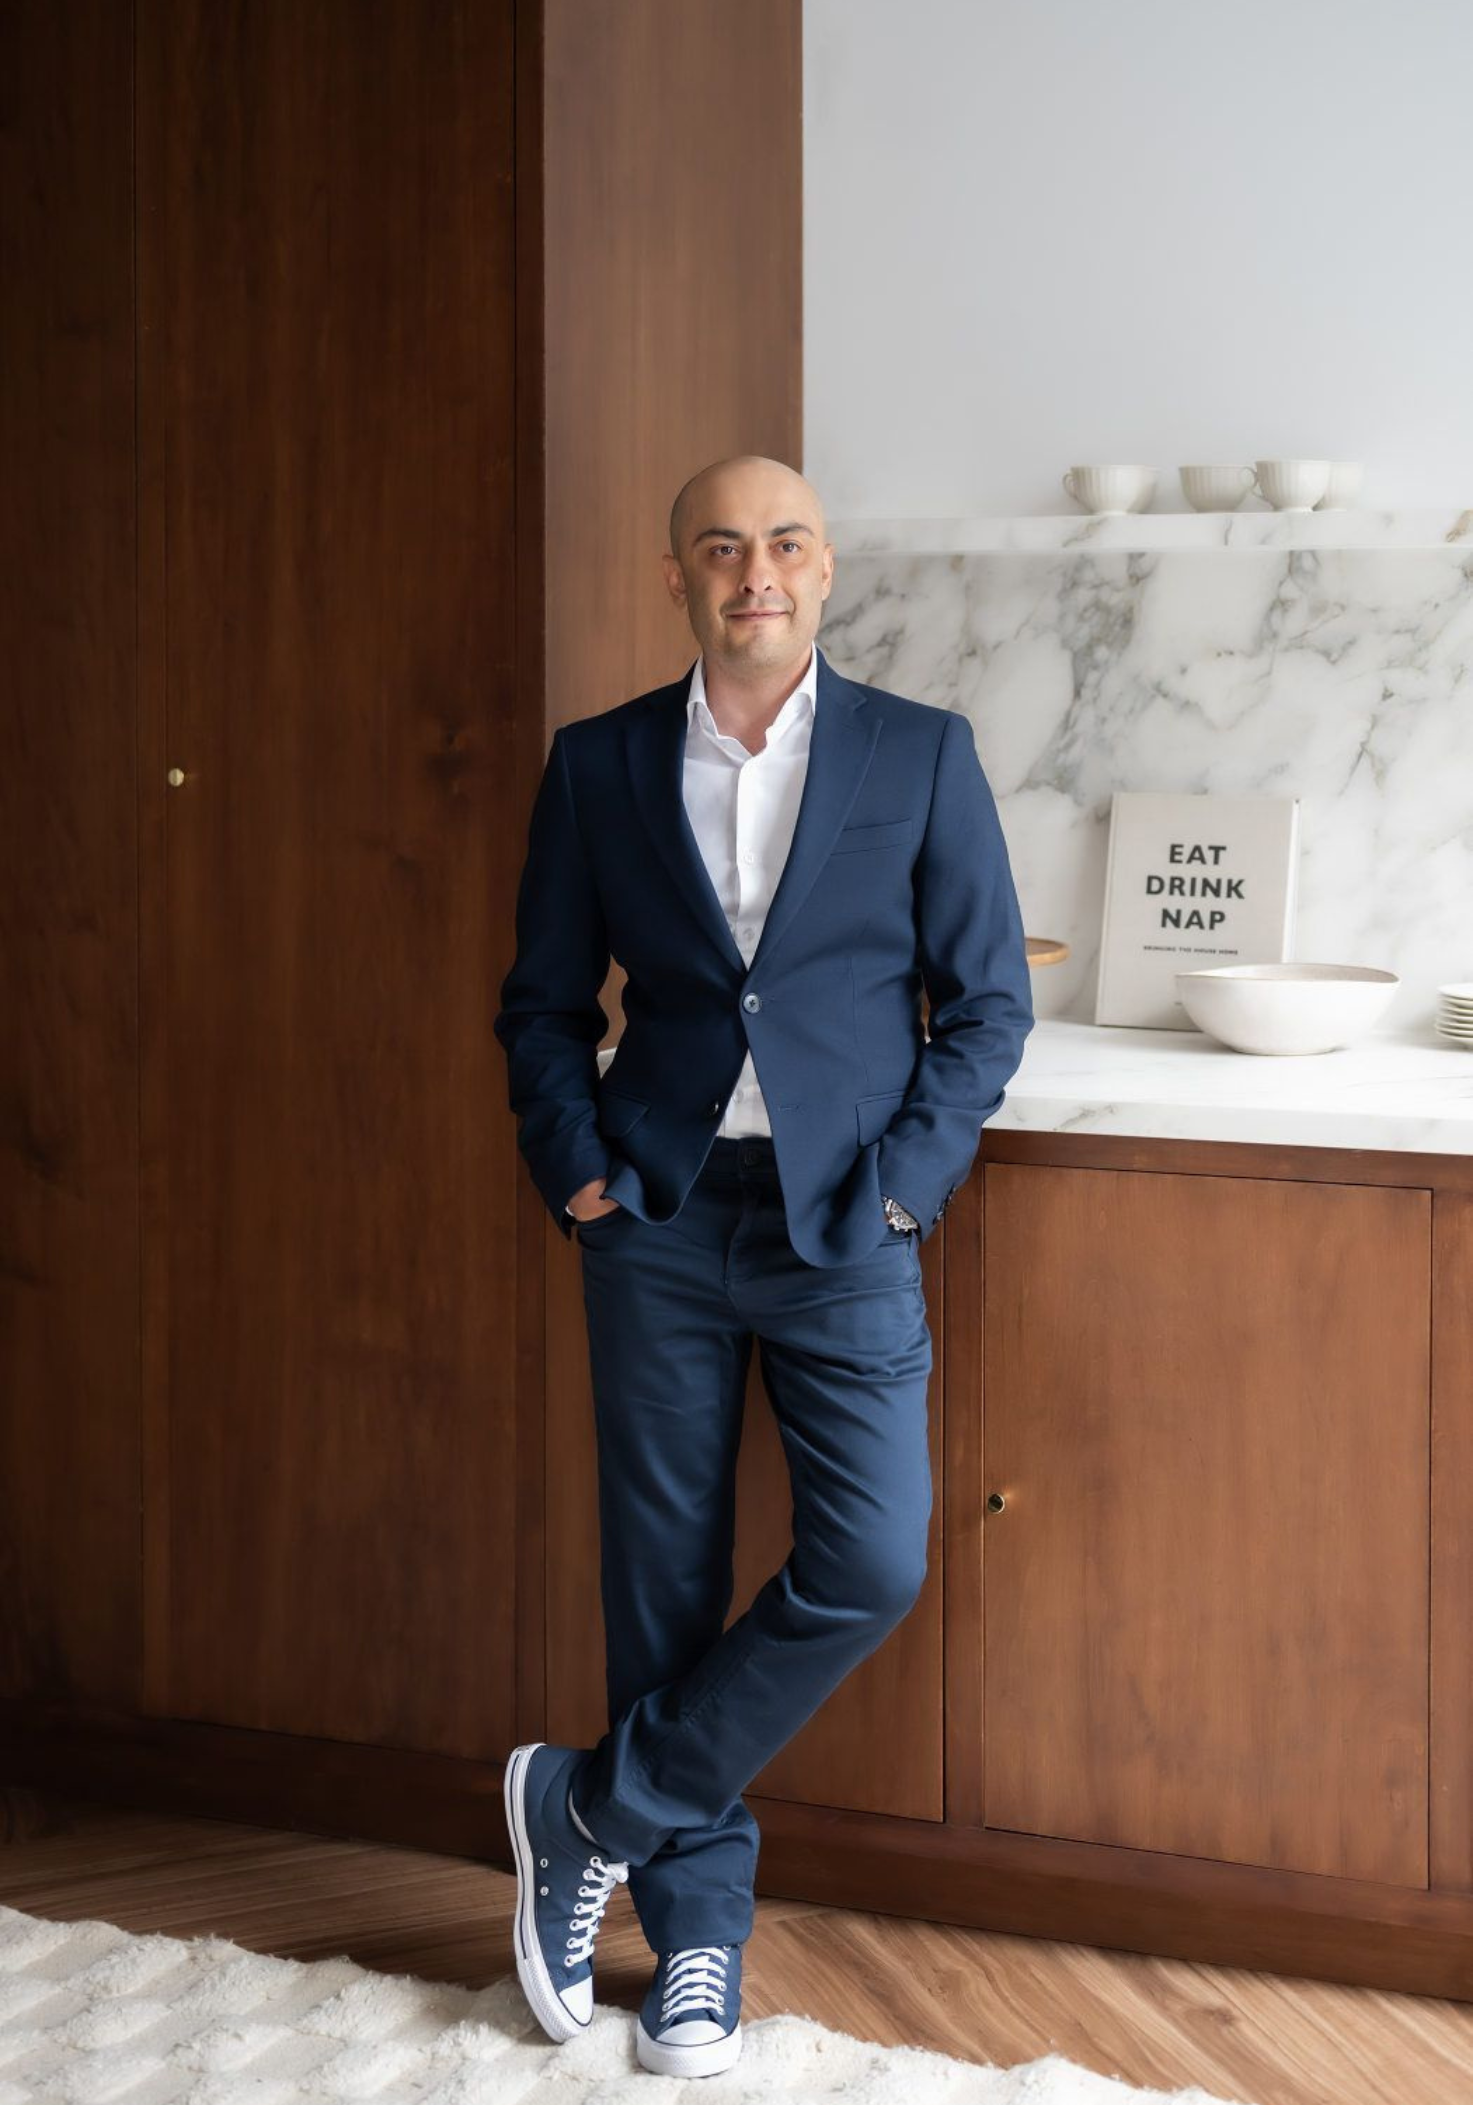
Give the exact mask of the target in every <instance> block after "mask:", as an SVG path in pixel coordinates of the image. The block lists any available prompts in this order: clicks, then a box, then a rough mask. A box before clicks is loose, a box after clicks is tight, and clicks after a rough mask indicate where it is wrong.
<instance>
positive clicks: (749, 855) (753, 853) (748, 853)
mask: <svg viewBox="0 0 1473 2105" xmlns="http://www.w3.org/2000/svg"><path fill="white" fill-rule="evenodd" d="M756 860H757V850H756V849H755V848H743V850H742V861H743V862H755V861H756Z"/></svg>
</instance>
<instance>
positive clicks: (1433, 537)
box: [828, 501, 1473, 555]
mask: <svg viewBox="0 0 1473 2105" xmlns="http://www.w3.org/2000/svg"><path fill="white" fill-rule="evenodd" d="M828 537H829V539H830V540H831V541H832V542H833V543H834V546H835V549H836V550H837V551H838V553H839V554H841V555H978V554H989V553H996V554H1010V555H1056V554H1067V553H1071V552H1073V553H1079V554H1086V555H1087V554H1090V553H1091V552H1093V551H1095V550H1099V551H1101V552H1106V551H1121V552H1124V553H1127V554H1130V553H1134V552H1136V551H1140V552H1143V553H1154V552H1160V553H1163V554H1166V553H1176V552H1178V551H1189V550H1192V549H1227V550H1233V549H1253V548H1257V549H1263V548H1267V549H1274V548H1283V549H1315V548H1330V549H1354V548H1424V549H1425V548H1442V549H1452V550H1457V549H1462V548H1473V507H1470V508H1469V509H1467V510H1459V509H1458V508H1456V507H1452V506H1450V507H1449V508H1447V509H1446V510H1444V511H1406V512H1376V511H1361V510H1356V509H1352V510H1349V511H1338V512H1274V511H1270V510H1269V509H1268V508H1267V507H1266V506H1263V505H1260V504H1257V503H1256V501H1254V503H1253V508H1251V509H1248V510H1244V511H1237V512H1164V511H1163V512H1128V513H1125V514H1124V515H1123V516H1116V515H1114V514H1109V513H1104V512H1097V513H1084V512H1069V513H1052V512H1040V513H1038V514H1036V515H1034V516H1032V517H1023V516H1018V517H1012V518H1004V517H1001V516H998V517H987V516H984V515H978V516H976V517H974V518H966V519H832V520H830V521H829V528H828Z"/></svg>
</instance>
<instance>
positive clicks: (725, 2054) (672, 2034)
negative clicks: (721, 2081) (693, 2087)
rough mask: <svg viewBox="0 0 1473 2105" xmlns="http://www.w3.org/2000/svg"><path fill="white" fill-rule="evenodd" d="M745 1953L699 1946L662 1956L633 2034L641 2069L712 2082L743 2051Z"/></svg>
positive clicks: (730, 1946) (737, 1949) (725, 1947)
mask: <svg viewBox="0 0 1473 2105" xmlns="http://www.w3.org/2000/svg"><path fill="white" fill-rule="evenodd" d="M741 2012H742V1948H741V1946H740V1945H739V1944H695V1945H690V1946H688V1947H686V1948H685V1949H684V1950H681V1951H671V1952H661V1953H660V1956H659V1963H658V1965H657V1966H656V1967H655V1977H654V1979H653V1980H652V1981H651V1982H650V1985H649V1992H648V1993H647V1994H646V1996H645V1999H644V2004H643V2007H642V2008H641V2010H640V2013H639V2023H638V2025H637V2027H636V2028H635V2052H636V2053H637V2054H638V2056H639V2063H640V2066H641V2068H647V2069H649V2070H651V2071H652V2072H653V2073H654V2074H655V2075H657V2076H714V2075H716V2074H718V2073H719V2072H720V2070H722V2069H724V2068H730V2067H731V2065H732V2063H733V2062H734V2061H735V2060H736V2059H737V2057H738V2056H739V2055H740V2053H741V2051H742V2027H741V2022H740V2020H741Z"/></svg>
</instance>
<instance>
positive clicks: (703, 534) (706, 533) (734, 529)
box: [696, 519, 813, 541]
mask: <svg viewBox="0 0 1473 2105" xmlns="http://www.w3.org/2000/svg"><path fill="white" fill-rule="evenodd" d="M812 532H813V528H812V527H811V526H805V525H804V523H803V521H802V520H801V519H790V520H789V521H788V523H787V525H786V526H769V527H768V529H767V538H768V540H769V541H771V540H773V539H775V538H776V536H777V535H778V534H811V533H812ZM712 535H714V536H715V537H716V539H717V540H718V541H740V539H741V538H742V530H741V528H740V527H739V526H703V527H702V528H701V531H700V532H699V533H698V534H697V535H696V540H697V541H704V540H707V539H708V538H709V537H710V536H712Z"/></svg>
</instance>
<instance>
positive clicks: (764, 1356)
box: [495, 455, 1033, 2075]
mask: <svg viewBox="0 0 1473 2105" xmlns="http://www.w3.org/2000/svg"><path fill="white" fill-rule="evenodd" d="M833 567H834V550H833V545H832V543H831V542H829V541H827V540H826V539H825V526H824V516H823V508H822V506H821V505H820V503H819V501H818V497H817V494H816V493H815V492H814V490H813V489H811V488H810V486H809V485H808V483H807V482H806V481H805V480H804V479H803V477H802V476H800V475H798V474H796V473H795V472H794V471H793V470H792V469H790V468H788V467H786V466H784V465H783V463H781V462H779V461H773V460H768V459H765V458H763V457H761V456H752V455H741V456H738V457H735V458H733V459H729V460H723V461H718V462H716V463H714V464H713V465H712V466H710V467H708V468H706V469H704V470H703V471H702V472H701V473H700V474H698V475H696V476H693V477H692V479H691V480H690V481H689V482H688V483H687V484H686V485H685V487H684V488H683V489H682V490H681V492H680V494H679V496H678V497H677V499H676V501H675V506H674V510H673V512H672V515H671V521H670V551H669V553H668V554H667V555H666V556H665V557H664V568H665V581H666V584H667V586H668V588H669V591H670V594H671V597H672V599H673V600H674V602H675V604H676V605H677V606H678V607H680V608H682V609H683V610H684V612H685V614H686V615H687V617H688V619H689V621H690V625H691V628H692V630H693V632H694V634H695V637H696V639H697V641H698V642H699V644H700V647H701V654H700V656H699V658H698V659H697V660H696V663H695V664H694V665H693V666H692V667H691V669H690V671H689V672H687V673H686V674H685V675H684V676H683V677H682V678H681V679H679V680H677V681H675V682H673V683H672V684H671V685H669V686H666V687H660V688H656V689H655V690H653V692H651V693H649V694H644V695H640V696H638V697H636V698H635V699H634V700H632V701H628V702H625V703H623V704H622V705H621V706H620V707H617V708H614V709H610V710H608V711H607V712H605V713H603V714H600V715H593V716H590V717H586V718H583V719H581V720H580V721H578V722H576V723H573V724H568V725H564V726H563V727H562V728H560V729H559V730H558V731H557V732H556V733H555V734H554V737H553V741H552V749H551V752H550V753H549V756H548V760H547V765H546V769H545V772H544V774H543V778H542V783H541V787H540V789H539V791H538V795H537V799H536V804H535V807H534V810H533V813H532V820H531V828H530V836H529V843H528V853H527V861H526V868H525V870H524V873H523V877H522V883H521V888H520V891H519V894H518V899H517V910H516V935H517V954H516V961H515V963H514V965H513V967H512V969H511V971H510V973H509V974H508V976H507V978H506V980H505V982H504V984H503V986H502V989H501V1009H500V1013H499V1014H498V1016H497V1019H496V1025H495V1028H496V1034H497V1037H498V1039H499V1041H500V1042H501V1044H502V1046H503V1047H504V1048H505V1050H506V1053H507V1056H508V1066H509V1082H510V1100H511V1107H512V1110H513V1111H514V1112H515V1113H516V1115H517V1118H518V1120H519V1130H518V1142H519V1146H520V1148H521V1150H522V1153H523V1155H524V1156H525V1159H526V1161H527V1164H528V1167H529V1169H530V1171H531V1174H532V1177H533V1180H534V1181H535V1183H536V1185H537V1187H538V1189H539V1190H540V1191H541V1193H542V1196H543V1198H544V1200H545V1201H546V1203H547V1206H548V1208H549V1211H550V1212H551V1214H552V1216H553V1218H554V1219H555V1220H556V1221H557V1223H558V1226H559V1228H560V1229H561V1231H562V1233H563V1234H564V1235H569V1236H571V1235H573V1234H574V1233H576V1236H577V1239H578V1243H579V1245H580V1250H581V1265H582V1280H583V1300H584V1309H585V1314H586V1318H587V1324H588V1340H589V1365H590V1371H591V1380H592V1387H593V1401H594V1414H595V1424H596V1432H597V1443H598V1470H599V1517H600V1538H601V1539H600V1581H601V1593H602V1602H603V1611H604V1624H605V1636H606V1668H607V1692H608V1714H609V1730H608V1731H607V1733H606V1734H605V1735H604V1736H603V1738H602V1739H600V1740H599V1742H598V1744H597V1745H596V1746H595V1747H593V1748H573V1747H556V1746H548V1745H546V1744H544V1743H542V1742H535V1741H534V1742H531V1743H529V1744H527V1745H524V1746H521V1747H518V1748H516V1749H515V1750H514V1751H513V1753H512V1755H511V1757H510V1759H509V1761H508V1764H507V1771H506V1784H505V1792H506V1808H507V1824H508V1828H509V1831H510V1834H511V1837H512V1842H513V1849H514V1853H515V1857H516V1863H517V1878H518V1901H517V1922H516V1952H517V1969H518V1974H519V1977H520V1979H521V1981H522V1985H523V1987H524V1989H525V1991H526V1993H527V1996H528V1999H529V2001H530V2002H531V2005H532V2008H533V2010H534V2011H535V2012H536V2014H537V2017H538V2018H539V2020H540V2021H541V2023H542V2025H543V2026H544V2028H545V2029H546V2030H547V2031H548V2032H549V2033H550V2034H551V2036H552V2037H553V2038H556V2039H566V2038H571V2037H573V2036H574V2035H575V2034H576V2033H577V2032H578V2031H580V2030H581V2029H582V2028H583V2027H584V2026H585V2025H586V2024H587V2023H588V2022H589V2020H590V2017H591V2014H592V2007H593V1984H592V1960H591V1954H592V1949H593V1940H594V1938H595V1936H596V1934H597V1931H598V1928H599V1924H600V1921H601V1919H602V1916H603V1912H604V1907H605V1904H606V1902H607V1900H608V1896H609V1894H610V1892H611V1891H612V1889H613V1886H614V1885H615V1884H616V1883H618V1882H620V1881H622V1880H627V1881H628V1884H629V1887H630V1892H631V1895H632V1898H633V1900H634V1903H635V1908H636V1911H637V1913H638V1915H639V1919H640V1922H641V1925H642V1927H643V1929H644V1931H645V1934H646V1936H647V1938H648V1940H649V1943H650V1945H651V1948H652V1950H653V1951H654V1952H655V1954H656V1959H657V1964H656V1967H655V1972H654V1977H653V1979H652V1981H651V1983H650V1988H649V1992H648V1994H647V1996H646V1998H645V2001H644V2005H643V2008H642V2010H641V2012H640V2017H639V2023H638V2026H637V2029H636V2041H637V2048H638V2054H639V2059H640V2062H641V2063H642V2065H643V2066H644V2067H646V2068H649V2069H652V2070H655V2071H658V2072H660V2073H663V2074H670V2075H703V2074H711V2073H714V2072H715V2071H717V2070H719V2069H723V2068H726V2067H729V2066H730V2065H731V2063H732V2062H733V2061H735V2059H736V2058H737V2056H738V2054H739V2052H740V2043H741V2030H740V2022H739V2005H740V1975H741V1957H742V1946H743V1944H744V1943H745V1941H746V1939H747V1937H748V1936H749V1934H750V1932H751V1927H752V1920H753V1912H754V1900H753V1890H754V1873H755V1867H756V1858H757V1844H758V1830H757V1826H756V1822H755V1820H754V1819H753V1817H752V1815H751V1813H750V1812H749V1811H748V1809H747V1807H746V1805H745V1804H744V1802H743V1800H742V1796H741V1792H742V1789H743V1787H744V1786H745V1785H746V1784H748V1783H749V1782H750V1781H751V1779H752V1777H753V1776H755V1775H756V1774H757V1772H758V1771H759V1770H760V1769H761V1768H762V1767H763V1766H764V1765H765V1764H766V1762H767V1761H768V1760H769V1759H770V1758H771V1757H772V1756H773V1755H774V1754H775V1753H776V1752H777V1751H778V1749H779V1748H780V1747H781V1746H783V1745H784V1743H785V1742H786V1741H787V1740H788V1739H789V1738H790V1737H791V1736H792V1734H793V1733H795V1732H796V1731H797V1730H798V1728H799V1727H800V1726H801V1725H802V1724H803V1723H804V1722H805V1720H806V1719H807V1718H809V1717H810V1716H811V1715H812V1714H813V1712H814V1711H815V1710H816V1709H817V1708H818V1706H819V1705H820V1704H821V1703H822V1702H823V1700H824V1698H825V1697H826V1696H827V1695H828V1694H829V1693H830V1692H831V1691H832V1690H833V1689H834V1688H835V1687H836V1686H837V1685H838V1683H839V1682H840V1681H841V1680H843V1678H844V1677H845V1675H847V1674H848V1673H849V1672H850V1671H851V1670H852V1668H854V1667H855V1666H856V1665H858V1663H859V1662H860V1661H861V1660H862V1659H863V1658H865V1657H866V1656H867V1655H868V1654H869V1653H870V1652H872V1651H873V1650H874V1649H875V1647H876V1646H877V1645H878V1644H879V1643H880V1641H881V1640H882V1639H883V1638H884V1637H885V1636H886V1635H887V1633H888V1632H889V1631H890V1630H892V1629H893V1628H894V1627H895V1625H896V1624H897V1623H898V1622H899V1621H900V1619H901V1618H902V1617H903V1616H904V1615H905V1614H906V1612H907V1610H908V1609H909V1608H910V1606H911V1605H912V1603H913V1601H914V1599H915V1596H916V1594H917V1592H918V1591H919V1588H920V1586H921V1583H922V1581H923V1579H924V1577H925V1563H926V1537H927V1529H928V1522H929V1518H930V1511H931V1482H930V1473H929V1450H928V1445H927V1427H926V1395H927V1384H928V1378H929V1375H930V1370H931V1336H930V1330H929V1327H928V1324H927V1320H926V1306H925V1299H924V1294H923V1291H922V1285H921V1262H920V1255H919V1250H918V1247H917V1245H918V1244H919V1243H920V1242H922V1241H924V1239H925V1238H926V1236H927V1235H929V1234H930V1233H931V1231H932V1230H933V1229H934V1228H935V1226H936V1224H937V1222H938V1221H939V1220H940V1219H941V1216H942V1214H943V1213H944V1212H945V1210H946V1207H947V1205H948V1204H949V1202H950V1200H951V1198H952V1196H953V1194H954V1193H955V1191H956V1190H957V1188H958V1186H959V1185H960V1183H961V1182H962V1179H963V1178H964V1177H965V1176H966V1174H967V1172H968V1170H969V1168H970V1167H971V1164H972V1161H973V1158H974V1156H975V1154H976V1150H977V1146H978V1141H979V1138H980V1133H981V1128H982V1126H983V1124H984V1122H985V1121H986V1120H987V1119H988V1118H989V1117H990V1116H991V1115H992V1113H993V1112H994V1111H996V1109H997V1107H998V1105H999V1104H1000V1103H1001V1102H1002V1099H1003V1092H1004V1089H1005V1086H1006V1084H1007V1082H1008V1081H1009V1079H1010V1078H1011V1077H1012V1075H1013V1074H1014V1072H1015V1071H1016V1069H1017V1066H1018V1061H1019V1058H1020V1056H1021V1052H1022V1047H1023V1042H1024V1040H1025V1039H1026V1037H1027V1035H1028V1032H1029V1031H1030V1030H1031V1028H1032V1025H1033V1009H1032V1002H1031V998H1030V989H1029V980H1028V965H1027V956H1026V950H1025V944H1024V936H1023V927H1022V921H1021V918H1020V915H1019V911H1018V902H1017V897H1016V894H1015V892H1014V888H1013V882H1012V876H1011V872H1010V869H1009V865H1008V859H1007V852H1006V848H1005V846H1004V843H1003V838H1002V831H1001V828H1000V826H999V823H998V818H997V811H996V807H995V805H994V802H993V798H992V794H991V791H990V789H989V787H988V785H987V782H986V779H985V777H984V775H983V772H982V769H981V766H980V765H979V763H978V758H977V752H976V746H975V743H974V740H973V736H972V730H971V726H970V724H969V723H968V721H967V719H966V718H965V717H963V716H960V715H956V714H952V713H950V712H948V711H946V710H942V709H937V708H935V707H933V706H929V705H927V704H925V703H921V702H915V701H910V700H906V699H904V698H903V697H901V696H899V695H894V694H888V693H885V692H884V691H882V690H880V689H878V688H867V687H863V686H861V685H859V684H858V683H856V682H854V681H851V680H847V679H845V678H844V677H843V676H842V675H841V674H839V673H837V672H836V671H835V670H834V668H833V667H832V666H831V665H830V664H829V661H828V659H827V658H826V657H825V656H824V655H823V653H822V652H821V651H820V650H819V649H818V647H817V644H816V642H815V640H814V639H815V637H816V635H817V631H818V626H819V620H820V616H821V614H822V610H823V602H824V600H825V599H826V598H827V597H828V593H829V589H830V586H831V583H832V579H833ZM611 955H612V956H614V957H617V958H618V960H619V962H620V964H621V965H622V966H623V967H624V969H625V972H626V976H627V977H626V986H625V991H624V1015H625V1025H624V1032H623V1035H622V1037H621V1038H620V1040H619V1044H618V1048H617V1051H616V1053H615V1056H614V1059H613V1061H612V1063H611V1065H610V1067H609V1069H608V1071H607V1072H606V1073H604V1074H602V1075H601V1074H600V1073H599V1069H598V1062H597V1047H598V1045H599V1043H600V1041H601V1039H602V1038H603V1035H604V1032H605V1030H606V1028H607V1024H608V1017H607V1016H606V1014H605V1012H604V1010H603V1008H602V1006H601V1005H600V1003H599V999H598V996H599V992H600V990H601V988H602V986H603V983H604V980H605V978H606V976H607V972H608V965H609V959H610V956H611ZM923 986H924V988H925V991H926V994H927V997H928V1000H929V1004H930V1012H929V1037H927V1035H926V1033H925V1032H924V1031H923V1028H922V1023H921V1016H920V993H921V989H922V987H923ZM754 1340H755V1341H756V1343H757V1346H758V1348H759V1352H760V1356H761V1365H762V1371H763V1376H764V1383H765V1387H766V1390H767V1394H768V1397H769V1399H770V1401H771V1404H772V1408H773V1411H774V1414H775V1416H776V1419H777V1423H778V1426H779V1428H780V1431H781V1435H782V1440H783V1446H784V1450H785V1453H786V1455H787V1460H788V1467H789V1472H790V1476H791V1481H792V1490H793V1548H792V1553H791V1555H790V1556H789V1558H788V1559H787V1561H786V1563H785V1564H784V1565H783V1567H782V1569H781V1571H779V1572H777V1573H775V1574H774V1575H773V1577H772V1578H770V1579H769V1580H768V1581H767V1583H766V1585H764V1586H763V1587H762V1589H761V1590H760V1592H759V1593H758V1594H757V1596H756V1598H755V1599H754V1600H753V1602H752V1603H751V1605H750V1607H749V1608H748V1609H747V1611H746V1613H745V1614H744V1615H742V1616H740V1617H738V1618H737V1620H736V1621H734V1622H733V1623H732V1624H731V1626H730V1627H729V1628H724V1627H723V1625H724V1622H725V1618H726V1615H727V1613H728V1611H729V1608H730V1605H731V1595H732V1585H733V1578H732V1560H731V1551H732V1532H733V1514H732V1498H733V1484H734V1472H735V1464H736V1455H737V1448H738V1443H739V1439H740V1433H741V1413H742V1399H743V1393H744V1390H745V1385H746V1376H747V1370H748V1367H749V1364H750V1357H751V1349H752V1344H753V1342H754Z"/></svg>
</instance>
